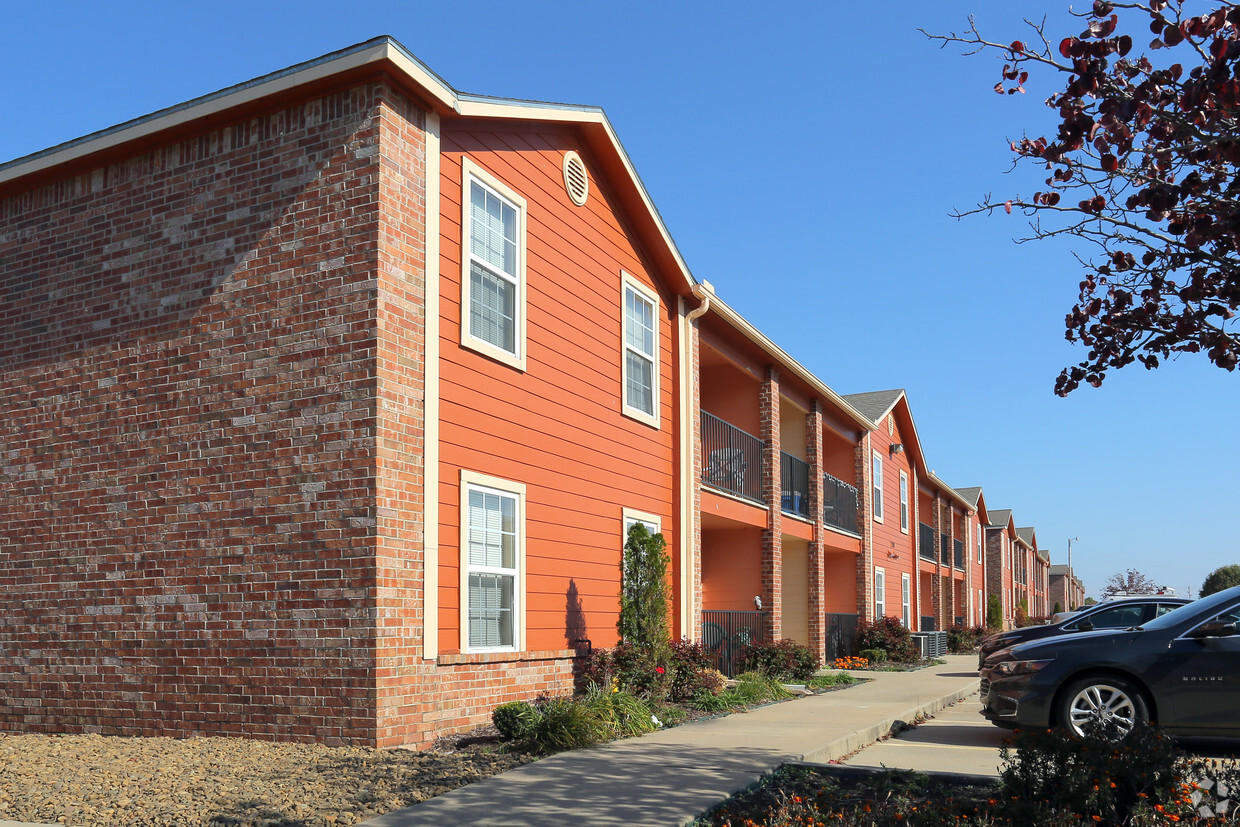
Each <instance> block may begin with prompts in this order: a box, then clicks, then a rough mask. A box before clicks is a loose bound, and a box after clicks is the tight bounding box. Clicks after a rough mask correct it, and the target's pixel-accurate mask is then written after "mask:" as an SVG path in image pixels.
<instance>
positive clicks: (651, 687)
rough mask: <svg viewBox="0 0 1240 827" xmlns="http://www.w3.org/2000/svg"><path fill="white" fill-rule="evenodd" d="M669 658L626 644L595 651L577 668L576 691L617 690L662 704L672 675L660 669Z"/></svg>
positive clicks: (667, 670)
mask: <svg viewBox="0 0 1240 827" xmlns="http://www.w3.org/2000/svg"><path fill="white" fill-rule="evenodd" d="M668 657H669V656H668V655H667V654H666V652H665V653H663V654H662V656H660V654H659V653H656V652H652V651H651V650H650V649H647V648H645V647H642V646H634V645H632V644H629V643H621V644H620V645H618V646H616V647H615V648H614V649H595V650H594V651H593V652H591V653H590V655H589V656H587V657H586V658H585V659H584V662H583V663H582V664H581V666H580V667H579V671H578V675H577V678H578V687H579V689H581V690H582V691H587V690H589V688H590V687H591V686H594V687H597V688H599V689H603V690H611V689H612V688H619V689H622V690H625V691H628V692H632V693H633V694H634V695H639V696H641V697H643V698H646V699H647V700H662V699H663V698H666V697H667V696H668V693H669V692H670V690H671V686H672V677H673V676H672V672H671V670H669V669H668V668H667V667H666V666H664V665H663V662H664V661H666V660H667V659H668Z"/></svg>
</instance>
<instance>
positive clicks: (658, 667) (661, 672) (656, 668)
mask: <svg viewBox="0 0 1240 827" xmlns="http://www.w3.org/2000/svg"><path fill="white" fill-rule="evenodd" d="M654 671H655V672H657V673H658V674H660V675H662V674H663V667H662V666H656V667H655V668H654Z"/></svg>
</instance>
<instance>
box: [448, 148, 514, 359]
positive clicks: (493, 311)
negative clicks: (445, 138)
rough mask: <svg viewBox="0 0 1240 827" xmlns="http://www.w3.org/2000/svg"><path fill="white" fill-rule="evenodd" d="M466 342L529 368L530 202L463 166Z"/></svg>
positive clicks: (463, 329)
mask: <svg viewBox="0 0 1240 827" xmlns="http://www.w3.org/2000/svg"><path fill="white" fill-rule="evenodd" d="M462 169H463V173H464V174H463V180H462V183H463V192H464V197H463V198H462V201H463V202H464V204H463V206H462V211H463V215H462V217H461V227H462V230H461V234H462V239H461V246H462V254H461V266H462V271H463V272H462V274H461V343H462V344H463V345H465V346H466V347H469V348H472V349H474V350H477V351H478V352H480V353H483V354H485V355H487V356H490V357H492V358H493V359H497V360H499V361H501V362H504V363H506V364H509V365H512V366H513V367H516V368H519V369H521V370H524V369H525V200H524V199H523V198H521V197H520V196H519V195H517V194H516V193H514V192H512V191H511V190H509V189H508V188H507V187H505V186H504V185H503V184H502V183H501V182H500V181H499V180H498V179H496V178H494V177H492V176H490V175H488V174H487V173H486V172H485V171H483V169H482V168H481V167H479V166H478V165H477V164H475V163H474V162H473V161H471V160H470V159H468V158H466V159H465V160H464V161H462Z"/></svg>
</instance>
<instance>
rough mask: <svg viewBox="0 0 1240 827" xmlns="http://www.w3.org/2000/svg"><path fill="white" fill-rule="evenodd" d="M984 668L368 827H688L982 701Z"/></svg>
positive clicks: (777, 710) (860, 691) (883, 675)
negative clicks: (923, 721)
mask: <svg viewBox="0 0 1240 827" xmlns="http://www.w3.org/2000/svg"><path fill="white" fill-rule="evenodd" d="M975 662H976V658H975V656H974V657H970V656H967V655H955V656H950V657H949V658H948V663H947V665H945V666H938V667H931V668H929V669H922V670H918V671H916V672H861V673H858V675H859V676H861V677H867V678H872V680H871V682H869V683H867V684H865V685H863V686H858V687H853V688H850V689H844V690H840V691H838V692H829V693H826V694H824V695H815V696H813V697H810V698H802V699H798V700H795V701H791V702H788V703H782V704H772V705H770V706H766V707H762V708H760V709H756V710H753V711H751V712H747V713H743V714H735V715H729V716H726V717H722V718H715V719H712V720H708V721H699V722H696V723H692V724H686V725H684V726H679V727H675V728H674V729H669V730H664V731H661V732H655V733H651V734H649V735H645V736H642V737H640V738H630V739H627V740H624V741H616V742H613V743H610V744H604V745H602V746H600V747H596V748H594V749H589V750H578V751H576V752H569V753H562V754H560V755H554V756H551V757H549V758H545V759H543V760H541V761H537V762H535V763H533V764H528V765H526V766H523V767H518V768H517V769H515V770H510V771H509V772H506V773H504V774H503V775H497V776H494V777H492V778H488V779H484V780H482V781H479V782H477V783H474V784H471V785H469V786H468V787H462V788H461V789H459V790H453V791H452V792H449V793H446V794H445V795H442V796H439V797H437V798H432V799H431V800H429V801H424V802H422V803H421V804H417V805H415V806H413V807H408V808H406V809H403V810H396V811H394V812H391V813H387V814H386V815H382V816H378V817H377V818H373V819H370V820H368V821H366V822H364V824H365V825H366V827H432V826H433V827H440V825H445V824H470V825H490V826H494V827H503V826H504V825H521V827H525V825H529V824H537V825H539V827H559V825H564V827H580V825H582V824H589V825H591V826H592V827H611V825H615V827H620V825H656V826H662V825H666V827H680V826H681V825H683V824H685V823H686V822H688V821H690V820H692V819H693V818H696V817H697V816H698V815H699V814H700V813H702V812H703V811H704V810H706V809H708V808H709V807H712V806H714V805H715V804H717V803H718V802H719V801H721V800H723V799H724V798H726V797H727V796H729V795H731V794H732V793H734V792H736V791H737V790H740V789H743V788H744V787H747V786H749V785H750V784H752V783H753V782H754V781H756V780H757V779H758V778H760V777H762V776H763V775H765V774H767V773H770V772H772V771H773V770H775V769H776V768H777V767H778V766H779V765H781V764H784V763H794V762H807V761H830V760H832V759H836V758H840V757H842V756H844V755H846V754H847V753H849V752H851V751H853V750H856V749H859V748H860V747H863V746H866V745H867V744H869V743H872V742H873V741H874V740H876V739H878V738H880V737H882V736H883V735H886V734H887V733H889V732H890V731H891V728H892V725H893V724H894V723H895V722H896V721H912V720H915V719H916V718H917V717H918V716H919V715H933V714H935V713H937V712H938V711H939V710H941V709H943V708H944V707H946V706H947V705H949V704H950V703H952V702H954V701H956V700H959V699H960V698H964V697H967V696H969V695H971V694H973V693H975V692H976V691H977V685H978V679H977V673H976V672H975V671H974V670H973V669H972V664H974V663H975Z"/></svg>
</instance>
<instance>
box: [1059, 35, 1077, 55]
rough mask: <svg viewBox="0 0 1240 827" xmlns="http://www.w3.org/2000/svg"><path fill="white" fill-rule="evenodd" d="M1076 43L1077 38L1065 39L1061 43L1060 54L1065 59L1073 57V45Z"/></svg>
mask: <svg viewBox="0 0 1240 827" xmlns="http://www.w3.org/2000/svg"><path fill="white" fill-rule="evenodd" d="M1075 42H1076V38H1075V37H1065V38H1064V39H1063V40H1061V41H1059V54H1061V55H1063V56H1064V57H1072V44H1073V43H1075Z"/></svg>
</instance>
